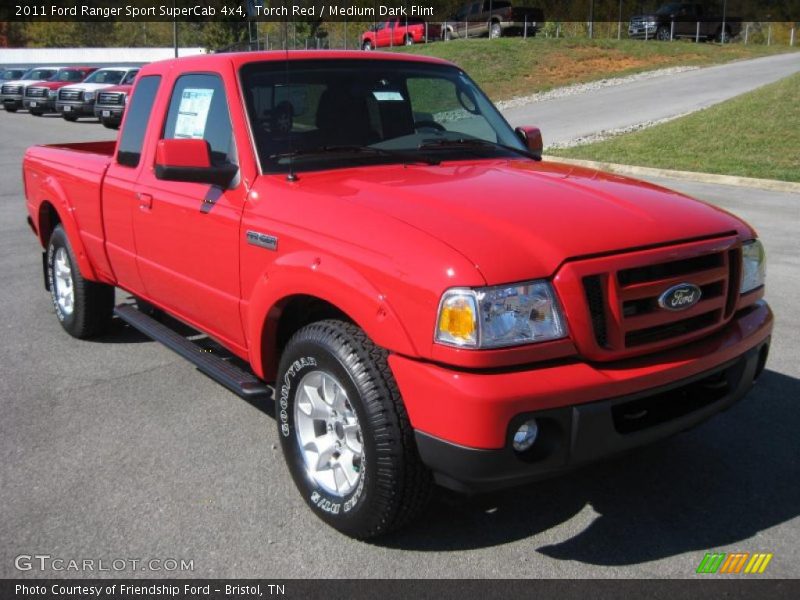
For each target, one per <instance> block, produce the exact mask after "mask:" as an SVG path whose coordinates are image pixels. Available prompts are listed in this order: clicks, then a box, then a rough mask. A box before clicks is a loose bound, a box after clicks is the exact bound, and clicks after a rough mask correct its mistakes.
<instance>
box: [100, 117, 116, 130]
mask: <svg viewBox="0 0 800 600" xmlns="http://www.w3.org/2000/svg"><path fill="white" fill-rule="evenodd" d="M100 122H101V123H102V124H103V127H105V128H106V129H119V123H116V122H114V121H105V120H103V119H100Z"/></svg>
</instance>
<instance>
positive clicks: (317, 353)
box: [276, 320, 432, 539]
mask: <svg viewBox="0 0 800 600" xmlns="http://www.w3.org/2000/svg"><path fill="white" fill-rule="evenodd" d="M387 357H388V353H387V352H386V351H385V350H383V349H381V348H378V347H376V346H375V345H374V344H373V343H372V342H371V341H370V339H369V338H368V337H367V336H366V335H365V333H364V332H363V331H362V330H361V329H359V328H358V327H357V326H355V325H353V324H352V323H346V322H343V321H337V320H327V321H320V322H317V323H312V324H311V325H308V326H306V327H304V328H303V329H301V330H300V331H298V332H297V333H296V334H295V335H294V336H293V337H292V339H291V340H290V341H289V343H288V344H287V346H286V349H285V350H284V352H283V355H282V357H281V362H280V367H279V370H278V384H279V385H280V387H279V388H278V389H277V390H276V401H277V406H276V413H277V422H278V431H279V435H280V438H281V445H282V447H283V454H284V457H285V458H286V463H287V465H288V467H289V471H290V472H291V474H292V477H293V478H294V481H295V484H296V485H297V488H298V489H299V490H300V493H301V494H302V496H303V498H304V500H305V501H306V502H307V503H308V505H309V506H310V507H311V510H312V511H313V512H314V513H315V514H316V515H317V516H318V517H320V518H321V519H322V520H323V521H325V522H326V523H328V524H329V525H331V526H332V527H334V528H336V529H338V530H339V531H341V532H342V533H345V534H346V535H349V536H352V537H355V538H362V539H364V538H371V537H375V536H378V535H381V534H384V533H387V532H389V531H391V530H393V529H397V528H399V527H401V526H402V525H404V524H405V523H407V522H408V521H409V520H411V519H412V518H413V517H414V516H415V515H416V514H417V513H418V512H419V511H420V510H421V509H422V507H423V506H424V504H425V502H426V500H427V498H428V495H429V492H430V489H431V481H432V480H431V476H430V472H429V471H428V470H427V469H426V468H425V467H424V465H422V463H421V461H420V459H419V455H418V454H417V450H416V444H415V442H414V433H413V430H412V429H411V426H410V424H409V421H408V416H407V415H406V412H405V407H404V406H403V401H402V398H401V397H400V392H399V391H398V389H397V384H396V383H395V381H394V377H393V376H392V373H391V370H390V369H389V365H388V362H387Z"/></svg>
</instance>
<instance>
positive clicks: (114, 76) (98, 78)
mask: <svg viewBox="0 0 800 600" xmlns="http://www.w3.org/2000/svg"><path fill="white" fill-rule="evenodd" d="M123 75H125V71H102V70H101V71H95V72H94V73H92V74H91V75H89V76H88V77H87V78H86V79H85V80H84V82H83V83H104V84H108V85H117V84H118V83H119V82H120V81H122V76H123Z"/></svg>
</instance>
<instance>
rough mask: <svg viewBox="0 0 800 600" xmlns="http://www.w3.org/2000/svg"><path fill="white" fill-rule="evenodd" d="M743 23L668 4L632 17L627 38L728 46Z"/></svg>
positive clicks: (684, 5) (682, 4) (697, 7)
mask: <svg viewBox="0 0 800 600" xmlns="http://www.w3.org/2000/svg"><path fill="white" fill-rule="evenodd" d="M741 30H742V19H741V18H739V17H734V16H727V15H726V16H724V17H723V16H722V14H721V12H713V11H710V10H709V8H708V7H704V6H703V5H702V4H696V3H688V2H670V3H668V4H663V5H662V6H661V7H659V8H658V10H656V11H655V12H654V13H652V14H642V15H636V16H633V17H631V20H630V23H629V25H628V35H629V36H630V37H632V38H639V39H644V38H649V39H657V40H661V41H668V40H670V39H674V38H692V39H701V40H704V41H706V40H716V41H719V42H723V41H724V42H728V41H730V40H731V39H732V38H734V37H736V36H737V35H739V32H741Z"/></svg>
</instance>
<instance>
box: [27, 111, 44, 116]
mask: <svg viewBox="0 0 800 600" xmlns="http://www.w3.org/2000/svg"><path fill="white" fill-rule="evenodd" d="M28 112H29V113H30V114H32V115H33V116H34V117H41V116H42V115H43V114H44V113H43V112H42V111H40V110H29V111H28Z"/></svg>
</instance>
